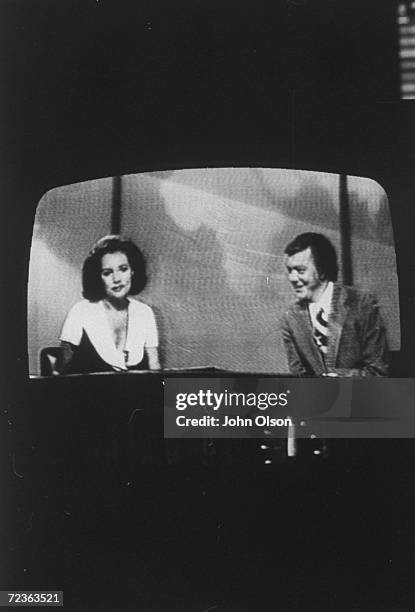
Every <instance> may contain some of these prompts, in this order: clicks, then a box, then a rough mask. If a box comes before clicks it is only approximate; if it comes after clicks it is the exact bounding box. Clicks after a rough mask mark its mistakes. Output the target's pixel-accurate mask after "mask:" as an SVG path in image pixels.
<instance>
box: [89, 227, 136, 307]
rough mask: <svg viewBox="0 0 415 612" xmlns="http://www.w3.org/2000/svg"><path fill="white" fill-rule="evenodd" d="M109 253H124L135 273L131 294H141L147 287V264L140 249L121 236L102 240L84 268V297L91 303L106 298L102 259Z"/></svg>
mask: <svg viewBox="0 0 415 612" xmlns="http://www.w3.org/2000/svg"><path fill="white" fill-rule="evenodd" d="M107 253H124V254H125V256H126V257H127V259H128V263H129V264H130V268H131V270H132V271H133V275H132V278H131V290H130V294H132V295H136V294H137V293H140V291H142V290H143V289H144V287H145V285H146V282H147V276H146V264H145V260H144V256H143V254H142V252H141V251H140V249H139V248H138V247H137V246H136V245H135V244H134V243H133V242H131V240H122V239H121V238H120V237H119V236H114V235H111V236H104V238H100V240H98V241H97V242H96V243H95V244H94V246H93V247H92V249H91V250H90V252H89V253H88V256H87V258H86V259H85V261H84V265H83V266H82V295H83V296H84V298H86V299H87V300H89V301H90V302H99V300H102V298H104V297H105V289H104V283H103V281H102V278H101V266H102V258H103V257H104V255H107Z"/></svg>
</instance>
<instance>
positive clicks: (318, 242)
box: [284, 232, 339, 282]
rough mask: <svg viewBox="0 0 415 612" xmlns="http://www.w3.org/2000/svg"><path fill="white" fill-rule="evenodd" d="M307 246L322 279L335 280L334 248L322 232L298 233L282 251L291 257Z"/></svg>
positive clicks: (335, 258)
mask: <svg viewBox="0 0 415 612" xmlns="http://www.w3.org/2000/svg"><path fill="white" fill-rule="evenodd" d="M308 248H310V250H311V253H312V255H313V259H314V263H315V266H316V268H317V272H318V273H319V275H320V277H321V278H322V279H324V280H328V281H333V282H334V281H336V280H337V274H338V272H339V267H338V264H337V254H336V250H335V248H334V246H333V245H332V243H331V242H330V240H329V239H328V238H326V237H325V236H323V234H316V233H314V232H307V233H305V234H300V235H299V236H296V238H294V240H292V241H291V242H290V243H289V244H288V245H287V246H286V248H285V251H284V253H285V254H286V255H288V256H290V257H291V255H295V254H296V253H300V251H305V249H308Z"/></svg>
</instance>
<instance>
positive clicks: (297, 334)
mask: <svg viewBox="0 0 415 612" xmlns="http://www.w3.org/2000/svg"><path fill="white" fill-rule="evenodd" d="M285 265H286V269H287V273H288V280H289V282H290V283H291V285H292V287H293V289H294V292H295V295H296V301H295V303H294V304H293V305H292V306H291V307H290V308H289V310H288V311H287V313H286V314H285V317H284V321H283V326H282V335H283V341H284V345H285V349H286V351H287V357H288V364H289V368H290V372H291V373H292V374H295V375H297V376H386V375H387V373H388V366H387V343H386V334H385V327H384V325H383V322H382V318H381V316H380V312H379V307H378V305H377V302H376V300H375V298H374V297H373V296H371V295H369V294H368V293H365V292H363V291H359V290H358V289H355V288H354V287H347V286H346V285H343V284H341V283H339V282H337V273H338V265H337V255H336V251H335V249H334V247H333V245H332V244H331V242H330V241H329V240H328V239H327V238H326V237H325V236H323V235H322V234H316V233H312V232H309V233H306V234H300V235H299V236H297V237H296V238H295V239H294V240H293V241H292V242H290V243H289V244H288V246H287V247H286V249H285Z"/></svg>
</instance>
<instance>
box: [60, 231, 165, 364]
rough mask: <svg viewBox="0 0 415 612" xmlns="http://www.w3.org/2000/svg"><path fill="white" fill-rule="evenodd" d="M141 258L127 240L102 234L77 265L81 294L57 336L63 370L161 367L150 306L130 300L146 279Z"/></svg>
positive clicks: (139, 253)
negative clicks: (81, 296) (58, 337)
mask: <svg viewBox="0 0 415 612" xmlns="http://www.w3.org/2000/svg"><path fill="white" fill-rule="evenodd" d="M146 280H147V279H146V273H145V261H144V257H143V255H142V253H141V251H140V250H139V249H138V248H137V246H136V245H135V244H134V243H133V242H130V241H129V240H122V239H121V238H120V237H119V236H105V237H104V238H101V239H100V240H98V242H96V243H95V245H94V246H93V248H92V250H91V251H90V252H89V254H88V256H87V258H86V260H85V262H84V265H83V268H82V287H83V296H84V298H85V299H83V300H82V301H81V302H78V303H77V304H75V305H74V306H73V307H72V308H71V310H70V311H69V313H68V315H67V317H66V319H65V323H64V325H63V328H62V332H61V335H60V341H61V347H62V349H63V350H62V363H61V364H60V365H59V366H58V369H59V371H60V372H61V373H63V374H69V373H85V372H111V371H127V370H146V369H151V370H157V369H160V362H159V356H158V333H157V326H156V320H155V317H154V313H153V311H152V309H151V308H150V307H149V306H147V304H144V303H143V302H141V301H139V300H137V299H133V298H131V297H130V295H136V294H138V293H139V292H140V291H142V289H143V288H144V286H145V284H146Z"/></svg>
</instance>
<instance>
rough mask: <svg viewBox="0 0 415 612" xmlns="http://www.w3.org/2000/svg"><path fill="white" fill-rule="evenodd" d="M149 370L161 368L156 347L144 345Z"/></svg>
mask: <svg viewBox="0 0 415 612" xmlns="http://www.w3.org/2000/svg"><path fill="white" fill-rule="evenodd" d="M144 350H145V354H146V356H147V361H148V369H149V370H161V365H160V358H159V350H158V348H157V347H145V349H144Z"/></svg>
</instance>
